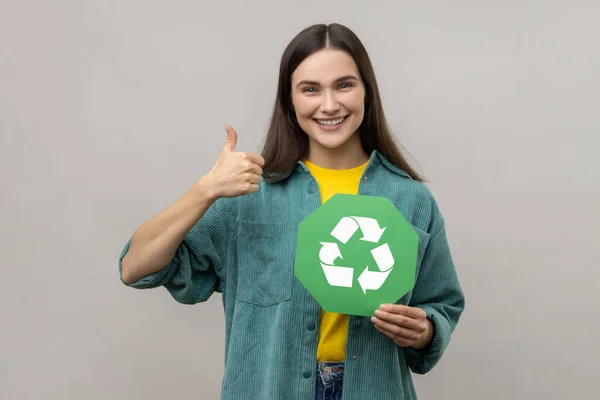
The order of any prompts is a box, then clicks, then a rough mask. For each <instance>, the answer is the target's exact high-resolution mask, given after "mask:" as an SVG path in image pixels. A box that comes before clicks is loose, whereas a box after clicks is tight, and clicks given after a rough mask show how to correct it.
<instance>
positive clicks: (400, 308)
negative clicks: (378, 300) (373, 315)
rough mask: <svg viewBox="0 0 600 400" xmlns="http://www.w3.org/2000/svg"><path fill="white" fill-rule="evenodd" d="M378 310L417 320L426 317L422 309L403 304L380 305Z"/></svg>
mask: <svg viewBox="0 0 600 400" xmlns="http://www.w3.org/2000/svg"><path fill="white" fill-rule="evenodd" d="M379 309H380V310H382V311H385V312H389V313H391V314H399V315H405V316H407V317H409V318H415V319H419V318H426V317H427V314H426V313H425V311H423V310H422V309H420V308H418V307H409V306H405V305H403V304H382V305H381V306H380V307H379Z"/></svg>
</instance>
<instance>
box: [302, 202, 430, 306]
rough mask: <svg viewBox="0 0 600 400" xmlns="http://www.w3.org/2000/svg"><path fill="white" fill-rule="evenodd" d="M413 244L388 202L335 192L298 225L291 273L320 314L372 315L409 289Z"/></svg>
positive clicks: (410, 232)
mask: <svg viewBox="0 0 600 400" xmlns="http://www.w3.org/2000/svg"><path fill="white" fill-rule="evenodd" d="M418 244H419V237H418V234H417V233H416V232H415V230H414V229H413V228H412V226H411V225H410V224H409V223H408V222H407V221H406V219H405V218H404V216H402V214H401V213H400V212H399V211H398V210H397V209H396V207H395V206H394V205H393V204H392V203H391V202H390V201H389V200H388V199H386V198H383V197H374V196H362V195H349V194H336V195H334V196H333V197H331V198H330V199H329V200H328V201H327V202H326V203H325V204H323V205H322V206H321V207H319V208H318V209H317V210H315V211H314V212H313V213H312V214H311V215H309V216H308V217H307V218H306V219H304V220H303V221H302V222H301V223H300V226H299V230H298V243H297V247H296V260H295V268H294V271H295V275H296V277H297V278H298V280H300V282H301V283H302V284H303V285H304V287H305V288H306V290H308V292H309V293H310V294H311V295H312V296H313V297H314V298H315V300H316V301H317V302H318V303H319V304H320V305H321V307H322V308H323V309H324V310H326V311H329V312H336V313H342V314H351V315H363V316H372V315H373V312H374V311H375V310H376V309H377V308H379V306H380V305H381V304H383V303H394V302H396V301H398V299H400V298H401V297H402V296H403V295H404V294H406V293H407V292H409V291H410V290H411V289H412V288H413V286H414V284H415V272H416V262H417V250H418Z"/></svg>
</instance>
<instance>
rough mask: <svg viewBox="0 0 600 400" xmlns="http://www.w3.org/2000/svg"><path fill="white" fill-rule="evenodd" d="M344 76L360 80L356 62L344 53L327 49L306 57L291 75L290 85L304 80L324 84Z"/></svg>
mask: <svg viewBox="0 0 600 400" xmlns="http://www.w3.org/2000/svg"><path fill="white" fill-rule="evenodd" d="M344 75H354V76H356V77H357V78H360V77H359V73H358V66H357V65H356V62H354V59H353V58H352V56H350V55H349V54H348V53H346V52H345V51H343V50H338V49H331V48H328V49H323V50H319V51H317V52H316V53H313V54H311V55H310V56H308V57H306V58H305V59H304V60H303V61H302V62H301V63H300V65H298V68H296V70H295V71H294V73H293V74H292V84H293V83H294V82H298V81H301V80H305V79H306V80H311V81H317V82H320V83H323V84H326V83H328V82H333V81H335V80H336V79H337V78H339V77H340V76H344Z"/></svg>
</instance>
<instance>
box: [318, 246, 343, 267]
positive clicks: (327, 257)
mask: <svg viewBox="0 0 600 400" xmlns="http://www.w3.org/2000/svg"><path fill="white" fill-rule="evenodd" d="M320 243H321V244H322V245H323V247H321V250H320V251H319V259H320V260H321V262H324V263H326V264H333V263H334V261H335V259H336V258H338V257H339V258H342V259H343V257H342V253H341V252H340V248H339V247H338V245H337V244H336V243H329V242H320Z"/></svg>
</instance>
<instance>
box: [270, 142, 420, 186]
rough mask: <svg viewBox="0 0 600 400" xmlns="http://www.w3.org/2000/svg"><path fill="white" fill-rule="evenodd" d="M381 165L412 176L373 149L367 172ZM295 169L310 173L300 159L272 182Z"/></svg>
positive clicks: (279, 179)
mask: <svg viewBox="0 0 600 400" xmlns="http://www.w3.org/2000/svg"><path fill="white" fill-rule="evenodd" d="M379 165H383V166H384V167H385V168H387V169H388V170H390V171H391V172H393V173H395V174H396V175H400V176H402V177H405V178H409V179H411V177H410V175H408V173H406V172H405V171H404V170H402V169H400V168H398V167H397V166H395V165H394V164H392V163H391V162H390V161H389V160H388V159H387V158H385V157H384V156H383V154H381V153H380V152H379V151H377V150H373V151H372V152H371V156H370V158H369V164H368V165H367V168H366V169H365V172H368V171H369V170H370V169H372V168H376V167H378V166H379ZM295 171H299V172H304V173H310V171H309V170H308V167H307V166H306V164H304V163H303V162H302V161H300V160H298V161H296V163H295V164H294V166H293V167H292V168H290V169H289V170H288V171H287V172H286V173H285V174H282V175H281V176H279V177H278V178H277V179H275V180H274V181H272V182H273V183H276V182H281V181H284V180H286V179H287V178H289V177H290V175H292V173H294V172H295Z"/></svg>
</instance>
